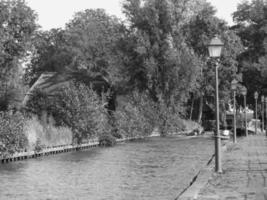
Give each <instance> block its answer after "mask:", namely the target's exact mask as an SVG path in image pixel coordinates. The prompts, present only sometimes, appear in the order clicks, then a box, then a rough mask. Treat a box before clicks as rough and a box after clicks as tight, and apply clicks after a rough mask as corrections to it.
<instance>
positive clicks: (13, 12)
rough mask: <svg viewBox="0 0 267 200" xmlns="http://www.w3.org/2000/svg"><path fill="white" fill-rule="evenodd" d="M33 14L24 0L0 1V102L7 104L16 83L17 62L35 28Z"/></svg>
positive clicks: (2, 105)
mask: <svg viewBox="0 0 267 200" xmlns="http://www.w3.org/2000/svg"><path fill="white" fill-rule="evenodd" d="M35 19H36V14H35V13H34V11H33V10H31V8H29V7H28V6H27V5H26V3H25V1H24V0H13V1H1V2H0V104H1V110H5V109H7V107H8V104H9V101H10V98H12V95H11V94H12V93H13V90H14V89H15V88H16V87H17V85H16V84H17V82H14V81H13V80H14V77H18V74H19V72H20V71H19V70H20V69H19V65H20V63H21V61H22V60H23V58H25V56H26V55H27V52H28V50H29V49H30V46H31V38H32V36H33V34H34V32H35V30H36V29H37V25H36V23H35Z"/></svg>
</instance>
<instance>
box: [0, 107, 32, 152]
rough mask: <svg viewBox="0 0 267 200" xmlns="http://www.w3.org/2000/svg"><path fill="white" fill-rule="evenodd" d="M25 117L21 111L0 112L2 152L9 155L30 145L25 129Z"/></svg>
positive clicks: (0, 143)
mask: <svg viewBox="0 0 267 200" xmlns="http://www.w3.org/2000/svg"><path fill="white" fill-rule="evenodd" d="M24 122H25V118H24V116H23V115H22V114H21V113H18V112H17V113H15V114H12V113H10V112H1V113H0V152H1V154H4V155H8V154H13V153H15V152H17V151H21V150H24V149H25V148H26V147H27V145H28V140H27V137H26V136H25V134H24V132H23V129H24Z"/></svg>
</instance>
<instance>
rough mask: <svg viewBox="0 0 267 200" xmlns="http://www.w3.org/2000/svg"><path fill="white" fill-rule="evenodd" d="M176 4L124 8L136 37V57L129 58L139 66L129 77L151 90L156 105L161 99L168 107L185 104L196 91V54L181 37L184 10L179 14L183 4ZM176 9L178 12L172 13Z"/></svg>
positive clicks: (157, 1) (131, 0)
mask: <svg viewBox="0 0 267 200" xmlns="http://www.w3.org/2000/svg"><path fill="white" fill-rule="evenodd" d="M175 2H176V1H167V0H163V1H162V0H145V1H139V0H138V1H135V0H126V1H124V4H123V9H124V13H125V14H126V16H127V19H128V22H129V25H130V30H131V32H132V33H134V34H133V37H132V38H133V39H132V41H133V42H134V43H132V44H131V47H132V48H133V50H131V51H130V52H134V54H133V55H131V56H130V58H131V60H135V63H138V65H130V67H129V68H128V70H130V71H131V72H134V73H130V74H132V77H131V78H134V79H135V80H134V81H135V82H134V81H132V82H134V83H135V84H136V86H138V87H139V88H140V87H141V89H147V90H149V93H150V95H151V96H152V97H153V99H154V100H155V101H159V100H160V99H162V100H163V101H164V103H165V104H166V105H169V104H170V103H171V102H172V101H175V102H176V103H179V104H183V102H184V100H185V99H184V98H185V97H187V94H188V91H189V90H190V89H191V88H192V87H193V83H194V80H195V78H196V77H195V75H196V70H197V67H196V62H197V60H196V58H195V56H194V53H193V52H192V51H190V49H189V48H187V46H186V44H185V43H184V41H183V38H182V36H181V34H178V33H179V31H178V30H177V23H180V21H178V19H179V18H178V17H177V16H178V14H180V15H183V13H182V11H183V9H182V8H181V7H179V8H180V10H179V9H178V6H180V4H179V5H176V4H174V3H175ZM176 3H177V2H176ZM184 3H186V1H184ZM183 5H184V4H183ZM174 6H177V9H173V8H174ZM179 20H181V19H179ZM181 22H182V20H181ZM131 80H132V79H131Z"/></svg>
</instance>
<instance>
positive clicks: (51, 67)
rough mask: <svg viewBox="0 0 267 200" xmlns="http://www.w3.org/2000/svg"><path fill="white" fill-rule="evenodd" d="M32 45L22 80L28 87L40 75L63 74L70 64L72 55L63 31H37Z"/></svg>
mask: <svg viewBox="0 0 267 200" xmlns="http://www.w3.org/2000/svg"><path fill="white" fill-rule="evenodd" d="M32 43H33V48H32V51H31V56H30V58H31V60H30V62H29V63H28V65H27V68H26V69H25V74H24V80H25V82H26V83H27V84H28V85H29V86H32V85H33V84H34V82H35V81H36V80H37V79H38V78H39V76H40V75H41V74H42V73H44V72H61V73H64V72H65V71H66V68H67V67H68V66H69V65H70V64H71V63H72V60H73V55H72V54H71V52H70V50H69V46H68V43H67V36H66V33H65V31H64V30H62V29H51V30H50V31H38V32H36V33H35V35H34V37H33V40H32Z"/></svg>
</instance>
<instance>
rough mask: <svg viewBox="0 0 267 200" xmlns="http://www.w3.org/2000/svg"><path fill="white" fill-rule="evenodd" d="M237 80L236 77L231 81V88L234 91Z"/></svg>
mask: <svg viewBox="0 0 267 200" xmlns="http://www.w3.org/2000/svg"><path fill="white" fill-rule="evenodd" d="M237 84H238V81H237V80H236V79H234V80H232V82H231V90H233V91H236V88H237Z"/></svg>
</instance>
